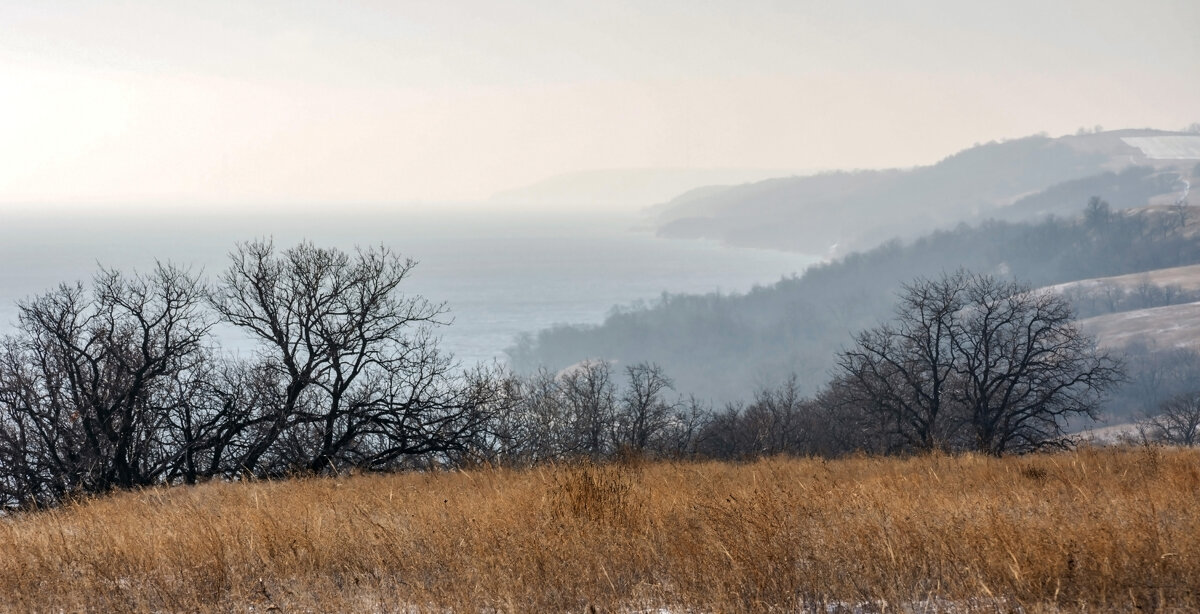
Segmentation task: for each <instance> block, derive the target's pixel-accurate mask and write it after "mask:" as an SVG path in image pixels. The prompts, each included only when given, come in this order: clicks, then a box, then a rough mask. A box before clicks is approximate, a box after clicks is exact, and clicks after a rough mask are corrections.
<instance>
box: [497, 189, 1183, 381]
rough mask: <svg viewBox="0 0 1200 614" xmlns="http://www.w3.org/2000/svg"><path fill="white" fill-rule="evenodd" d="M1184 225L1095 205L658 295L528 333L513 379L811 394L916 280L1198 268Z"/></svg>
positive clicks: (1032, 279) (1150, 212) (1155, 212)
mask: <svg viewBox="0 0 1200 614" xmlns="http://www.w3.org/2000/svg"><path fill="white" fill-rule="evenodd" d="M1192 218H1193V216H1191V215H1190V209H1188V208H1186V207H1156V208H1143V209H1137V210H1128V211H1114V210H1113V208H1112V207H1110V206H1109V205H1108V203H1106V202H1104V201H1101V200H1099V199H1094V200H1093V201H1092V202H1090V203H1089V204H1088V206H1087V207H1086V209H1085V210H1084V211H1082V212H1081V213H1079V214H1077V215H1076V216H1073V217H1070V218H1056V217H1051V218H1048V219H1044V220H1042V221H1039V222H1010V221H997V220H989V221H985V222H982V223H979V224H975V225H967V224H962V225H959V226H958V227H956V228H954V229H953V230H944V231H937V232H933V233H931V234H928V235H926V236H923V237H921V238H919V239H916V240H914V241H909V242H902V241H899V240H893V241H890V242H888V243H885V244H884V245H881V246H879V247H876V248H874V249H871V250H867V251H864V252H859V253H853V254H849V255H847V256H845V257H843V258H839V259H837V260H834V261H832V262H828V263H825V264H820V265H816V266H814V267H812V268H810V269H808V270H807V271H806V272H805V273H804V274H803V275H800V276H797V277H792V278H786V279H782V280H780V281H779V282H777V283H775V284H773V285H771V286H767V287H762V288H756V289H754V290H752V291H751V292H748V293H746V294H742V295H718V294H709V295H703V296H698V295H664V296H662V297H661V298H660V299H659V300H658V301H656V302H655V303H653V304H648V305H632V306H627V307H624V308H620V309H616V310H614V312H613V313H612V314H611V315H610V316H609V317H608V318H607V320H606V321H605V322H604V323H603V324H602V325H600V326H560V327H557V328H553V329H549V330H544V331H541V332H539V333H537V334H536V335H530V336H528V337H525V338H523V339H522V340H520V342H519V343H518V344H517V345H516V347H514V348H512V349H511V351H510V355H511V358H512V362H513V365H514V367H516V368H517V369H519V370H531V369H535V368H537V367H538V366H547V367H550V368H562V367H565V366H567V365H570V364H573V363H576V362H578V361H580V360H584V359H588V358H605V359H610V360H616V361H618V362H619V363H623V364H634V363H638V362H643V361H650V362H654V363H657V364H659V365H661V366H662V367H663V368H664V369H665V371H666V372H667V373H669V374H670V375H671V376H672V377H674V378H675V381H676V385H677V386H676V387H677V388H678V389H679V390H681V391H683V392H688V393H694V394H697V395H698V396H700V397H702V398H705V399H711V400H713V401H716V402H722V401H732V400H735V399H741V398H746V397H748V396H749V394H750V393H751V391H752V390H753V389H755V388H757V387H760V386H763V385H773V384H777V383H779V382H781V381H783V380H784V379H785V378H787V377H788V376H789V375H790V374H795V375H796V376H797V378H798V382H799V384H800V386H801V389H802V391H803V392H804V393H805V394H813V393H815V392H816V390H817V389H818V388H819V387H820V386H821V385H823V384H824V383H825V382H826V381H827V380H828V379H829V370H830V368H831V366H832V364H833V360H834V356H835V354H836V352H837V351H838V350H839V349H841V348H842V347H844V346H845V345H846V344H848V343H849V341H850V338H851V335H852V334H853V333H854V332H856V331H858V330H861V329H863V328H867V327H870V326H874V325H875V324H877V323H878V322H879V321H881V320H882V319H885V318H887V317H888V316H889V315H890V314H891V311H892V306H893V304H894V301H895V298H896V293H897V291H898V290H899V288H900V287H901V284H903V283H905V282H908V281H911V280H912V279H913V278H914V277H917V276H935V275H938V274H940V273H942V272H947V271H953V270H955V269H958V268H965V269H968V270H971V271H975V272H979V273H990V274H995V275H997V276H1000V277H1012V278H1015V279H1018V280H1022V281H1024V282H1027V283H1029V284H1032V285H1034V286H1042V285H1049V284H1057V283H1062V282H1066V281H1072V280H1078V279H1086V278H1092V277H1104V276H1110V275H1120V274H1126V273H1134V272H1140V271H1149V270H1153V269H1159V268H1165V267H1172V266H1179V265H1185V264H1195V263H1200V237H1197V236H1196V235H1195V232H1194V231H1195V227H1196V224H1197V221H1198V220H1196V219H1192ZM1089 309H1090V310H1091V311H1092V312H1093V313H1094V312H1095V311H1096V309H1097V307H1095V306H1092V307H1089Z"/></svg>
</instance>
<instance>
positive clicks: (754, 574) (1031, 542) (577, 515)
mask: <svg viewBox="0 0 1200 614" xmlns="http://www.w3.org/2000/svg"><path fill="white" fill-rule="evenodd" d="M1198 499H1200V451H1195V450H1171V449H1162V448H1153V447H1151V448H1141V449H1084V450H1081V451H1076V452H1071V453H1062V454H1052V455H1032V456H1026V457H1014V458H1004V459H995V458H985V457H981V456H975V455H964V456H955V457H948V456H931V457H918V458H909V459H895V458H893V459H879V458H852V459H846V460H838V461H828V462H826V461H820V460H805V459H789V458H773V459H766V460H761V461H757V462H752V463H745V464H733V463H717V462H703V463H701V462H657V463H641V462H627V463H624V464H614V465H606V466H600V467H594V466H582V465H576V466H558V467H542V468H538V469H531V470H507V469H477V470H470V471H461V472H449V473H406V474H396V475H387V476H380V475H372V476H355V477H344V478H328V479H306V480H295V481H281V482H256V483H216V482H214V483H208V484H205V485H201V486H198V487H181V488H169V489H151V490H145V491H141V492H130V493H124V494H118V495H115V496H112V497H106V498H102V499H96V500H91V501H82V502H77V503H74V504H70V505H66V506H64V507H61V508H58V509H53V510H48V511H42V512H33V513H23V514H16V515H12V516H9V517H6V518H4V519H3V520H0V551H3V552H4V553H5V556H3V557H0V609H5V610H26V611H33V610H36V611H61V610H68V611H74V610H94V611H249V610H251V609H252V610H254V611H367V612H371V611H378V612H397V611H429V612H444V611H463V612H466V611H488V612H584V611H598V612H635V611H655V610H654V609H655V608H664V609H662V610H658V611H664V612H739V611H745V612H749V611H755V612H760V611H787V612H796V611H821V612H827V611H828V612H848V611H862V612H891V611H917V612H922V611H987V612H1010V611H1025V612H1049V611H1089V612H1091V611H1114V610H1115V611H1152V610H1155V611H1194V609H1195V608H1197V607H1200V595H1197V594H1196V592H1195V587H1197V586H1200V507H1198V506H1197V505H1196V503H1197V501H1198ZM898 608H899V609H898Z"/></svg>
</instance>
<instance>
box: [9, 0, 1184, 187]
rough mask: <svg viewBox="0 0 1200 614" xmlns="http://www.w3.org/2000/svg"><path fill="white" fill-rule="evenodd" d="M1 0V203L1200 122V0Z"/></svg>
mask: <svg viewBox="0 0 1200 614" xmlns="http://www.w3.org/2000/svg"><path fill="white" fill-rule="evenodd" d="M965 4H966V3H960V2H926V3H920V4H913V3H894V2H841V3H829V2H778V3H775V2H752V3H747V2H733V1H717V2H706V3H695V2H655V3H625V2H602V3H601V2H594V3H574V2H523V3H520V4H514V3H504V4H500V3H492V2H457V3H453V5H450V4H449V3H417V2H402V3H392V2H354V3H349V2H339V3H332V2H329V3H317V2H257V3H244V2H121V3H92V2H56V3H53V4H50V3H40V2H39V3H29V2H6V3H4V4H2V5H0V106H2V108H3V113H0V135H3V145H2V146H0V202H4V203H9V204H18V203H19V204H29V203H34V204H36V203H51V202H53V203H64V202H65V203H72V202H73V203H103V202H109V203H113V202H119V203H136V202H142V203H189V202H190V203H204V204H206V205H212V204H214V203H241V204H245V203H251V204H262V205H266V204H271V203H276V204H278V203H299V202H304V203H322V202H325V203H332V202H355V203H370V202H380V203H382V202H397V201H470V200H481V199H485V198H487V197H488V196H490V195H491V194H494V193H496V192H499V191H503V190H506V189H511V188H515V187H519V186H522V185H525V184H529V183H533V182H536V181H539V180H541V179H544V178H546V177H550V176H554V175H557V174H561V173H569V172H575V171H581V170H590V169H611V168H628V169H634V168H726V169H728V168H738V169H754V168H769V169H811V168H843V167H854V168H862V167H887V166H911V165H917V164H927V163H932V162H934V161H936V160H938V159H939V158H941V157H943V156H945V155H946V154H947V152H953V151H957V150H960V149H962V148H965V147H968V146H970V145H971V144H972V143H974V142H982V141H988V140H992V139H1001V138H1009V137H1013V136H1019V135H1023V134H1032V133H1036V132H1042V131H1045V132H1049V133H1051V134H1062V133H1069V132H1074V131H1075V130H1076V129H1077V128H1078V127H1080V126H1088V127H1091V126H1093V125H1096V124H1102V125H1105V126H1113V127H1118V126H1120V127H1140V126H1156V127H1167V128H1181V127H1184V126H1186V125H1188V124H1189V123H1191V122H1193V121H1195V120H1196V115H1195V113H1196V109H1198V108H1200V81H1198V80H1197V79H1196V76H1197V75H1200V42H1198V41H1200V37H1198V36H1197V35H1196V27H1197V24H1198V23H1200V19H1198V18H1200V5H1197V4H1196V3H1194V2H1189V1H1164V0H1160V1H1156V2H1138V3H1133V2H1096V1H1094V0H1090V1H1088V2H1053V3H1047V2H1005V3H993V4H991V6H988V7H983V8H980V7H977V6H974V3H971V4H972V6H965Z"/></svg>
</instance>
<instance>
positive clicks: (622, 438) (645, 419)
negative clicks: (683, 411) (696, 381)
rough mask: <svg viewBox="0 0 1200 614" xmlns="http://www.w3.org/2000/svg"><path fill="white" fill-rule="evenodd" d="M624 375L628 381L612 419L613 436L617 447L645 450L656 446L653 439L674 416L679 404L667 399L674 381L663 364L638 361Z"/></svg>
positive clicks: (661, 433) (642, 451)
mask: <svg viewBox="0 0 1200 614" xmlns="http://www.w3.org/2000/svg"><path fill="white" fill-rule="evenodd" d="M625 374H626V375H627V376H628V383H627V385H626V388H625V391H624V393H623V394H622V395H621V400H620V404H619V407H618V409H617V416H616V419H615V420H614V422H615V424H614V427H615V429H616V433H615V435H614V439H615V440H616V441H615V443H616V445H617V446H618V447H627V448H629V449H631V450H634V451H637V452H639V453H644V452H646V451H647V450H649V449H651V448H655V447H658V446H657V445H656V444H657V443H658V442H657V441H656V440H657V439H658V438H659V437H660V436H661V435H663V434H664V433H665V431H666V430H667V428H668V427H669V426H670V425H671V423H672V421H673V420H674V419H675V418H676V416H675V413H676V410H677V409H678V408H679V405H680V403H679V402H678V401H672V400H668V399H667V398H666V396H665V395H666V393H667V391H670V390H673V386H674V384H673V383H672V382H671V379H670V378H669V377H667V376H666V374H664V373H663V370H662V367H659V366H658V365H655V364H649V363H638V364H636V365H630V366H628V367H626V368H625Z"/></svg>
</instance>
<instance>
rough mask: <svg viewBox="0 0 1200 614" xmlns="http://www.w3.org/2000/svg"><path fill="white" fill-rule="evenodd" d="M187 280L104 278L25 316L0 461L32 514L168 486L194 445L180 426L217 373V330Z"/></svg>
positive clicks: (1, 431)
mask: <svg viewBox="0 0 1200 614" xmlns="http://www.w3.org/2000/svg"><path fill="white" fill-rule="evenodd" d="M203 306H204V289H203V287H202V286H201V284H200V283H199V282H198V281H197V280H196V278H195V277H193V276H192V275H190V274H189V273H188V272H187V271H185V270H183V269H180V268H178V267H174V266H171V265H163V264H160V265H158V266H157V267H156V268H155V269H154V271H153V272H151V273H150V274H147V275H132V276H126V275H122V274H120V273H118V272H115V271H110V270H101V272H100V273H99V274H98V275H97V276H96V278H95V280H94V282H93V284H92V285H91V288H90V291H89V290H86V289H85V288H84V286H83V285H81V284H76V285H61V286H59V287H58V288H57V289H55V290H53V291H51V292H48V293H46V294H44V295H41V296H39V297H37V298H34V299H33V300H30V301H27V302H23V303H21V304H20V305H19V315H18V329H17V333H16V334H15V335H13V336H11V337H9V338H7V339H5V340H4V342H3V344H2V347H0V412H2V414H3V415H2V416H0V449H2V450H0V457H2V458H4V460H5V465H6V467H7V468H8V469H9V470H8V471H7V472H6V473H7V477H6V480H7V482H8V483H7V484H6V485H5V486H4V488H5V489H6V490H8V492H7V493H6V494H7V495H8V496H9V498H10V499H12V500H14V501H16V502H17V503H20V504H29V503H39V502H53V501H56V500H58V499H60V498H61V497H63V496H66V495H69V494H71V493H93V492H102V491H105V490H109V489H111V488H128V487H132V486H142V485H150V484H156V483H159V482H161V481H164V480H165V479H166V478H167V476H168V474H169V473H170V471H171V470H172V468H173V467H174V466H176V464H177V463H178V462H179V459H180V458H182V457H184V456H186V455H187V454H189V453H190V452H191V451H192V449H193V448H192V445H193V444H194V443H195V442H194V441H191V440H189V438H188V437H187V436H186V435H183V434H181V433H180V432H179V431H178V426H179V423H178V422H177V421H175V420H173V417H178V416H179V415H180V412H181V411H186V410H185V409H184V408H185V407H186V406H187V404H188V400H189V394H190V390H191V389H192V388H193V387H195V386H197V385H198V382H199V381H200V380H202V379H203V377H204V376H205V374H206V373H207V372H208V359H209V356H210V355H209V352H208V350H207V346H206V338H207V335H208V332H209V329H210V327H211V326H212V322H211V319H210V318H208V317H207V315H206V313H205V312H204V310H203Z"/></svg>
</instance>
